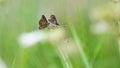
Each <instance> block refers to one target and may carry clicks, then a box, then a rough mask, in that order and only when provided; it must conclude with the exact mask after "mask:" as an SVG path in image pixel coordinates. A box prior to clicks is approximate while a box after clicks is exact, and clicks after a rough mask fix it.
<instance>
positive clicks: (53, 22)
mask: <svg viewBox="0 0 120 68" xmlns="http://www.w3.org/2000/svg"><path fill="white" fill-rule="evenodd" d="M48 21H49V22H50V23H52V24H54V25H59V24H58V22H57V19H56V17H55V15H50V19H48Z"/></svg>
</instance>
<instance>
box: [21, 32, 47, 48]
mask: <svg viewBox="0 0 120 68" xmlns="http://www.w3.org/2000/svg"><path fill="white" fill-rule="evenodd" d="M45 38H46V33H45V32H43V31H33V32H29V33H23V34H21V35H20V37H19V43H20V44H21V45H22V46H23V47H25V48H26V47H29V46H33V45H35V44H36V43H38V42H39V41H43V40H44V39H45Z"/></svg>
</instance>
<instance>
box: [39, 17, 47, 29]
mask: <svg viewBox="0 0 120 68" xmlns="http://www.w3.org/2000/svg"><path fill="white" fill-rule="evenodd" d="M48 25H49V23H48V21H47V19H46V17H45V16H44V15H42V17H41V19H40V21H39V29H44V28H46V27H47V26H48Z"/></svg>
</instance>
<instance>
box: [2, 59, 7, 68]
mask: <svg viewBox="0 0 120 68" xmlns="http://www.w3.org/2000/svg"><path fill="white" fill-rule="evenodd" d="M0 68H7V66H6V64H5V63H4V62H3V61H2V60H1V59H0Z"/></svg>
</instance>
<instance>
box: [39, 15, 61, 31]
mask: <svg viewBox="0 0 120 68" xmlns="http://www.w3.org/2000/svg"><path fill="white" fill-rule="evenodd" d="M51 24H52V25H51ZM58 25H59V24H58V22H57V19H56V17H55V15H50V19H48V21H47V19H46V17H45V16H44V15H42V17H41V19H40V21H39V29H40V30H41V29H44V28H47V27H48V28H49V29H51V28H54V27H55V26H58Z"/></svg>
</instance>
